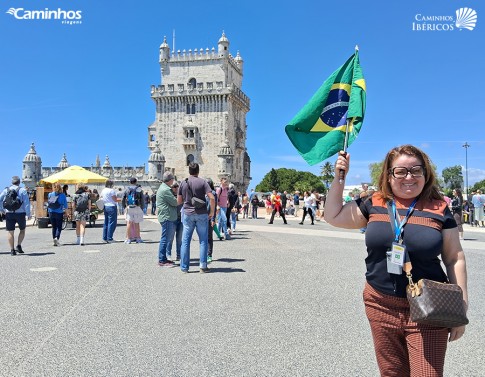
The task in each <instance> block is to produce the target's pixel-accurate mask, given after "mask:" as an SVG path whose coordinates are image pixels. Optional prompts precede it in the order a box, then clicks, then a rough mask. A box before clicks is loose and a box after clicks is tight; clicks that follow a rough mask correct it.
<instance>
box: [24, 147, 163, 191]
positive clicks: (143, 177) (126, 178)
mask: <svg viewBox="0 0 485 377" xmlns="http://www.w3.org/2000/svg"><path fill="white" fill-rule="evenodd" d="M22 162H23V166H22V181H23V182H24V184H25V185H26V186H27V187H29V188H33V187H35V186H36V185H37V183H38V182H39V181H40V180H41V179H42V178H47V177H49V176H51V175H52V174H55V173H58V172H60V171H61V170H64V169H65V168H67V167H69V166H70V165H69V162H68V161H67V157H66V154H65V153H64V155H63V156H62V158H61V160H60V161H59V163H58V164H57V166H55V167H42V159H41V157H40V156H39V155H38V154H37V152H36V150H35V145H34V143H32V144H31V146H30V150H29V152H28V153H27V154H26V155H25V157H24V159H23V161H22ZM164 164H165V159H164V157H163V155H162V154H161V152H160V148H158V147H157V146H155V148H154V151H153V152H152V153H151V154H150V156H149V157H148V173H147V172H146V166H145V165H142V166H135V167H132V166H111V163H110V161H109V157H108V156H106V158H105V160H104V164H103V165H102V166H101V162H100V160H99V156H98V157H96V162H95V163H94V165H91V166H83V167H84V168H85V169H87V170H90V171H92V172H94V173H97V174H100V175H102V176H104V177H106V178H109V179H111V180H113V182H114V184H115V186H119V187H125V186H128V185H129V183H130V178H131V177H135V178H136V179H137V180H138V183H139V184H140V185H141V186H142V187H143V188H144V190H148V189H152V190H154V191H156V190H157V189H158V186H159V185H160V180H161V178H162V174H163V172H164V171H165V167H164ZM92 186H93V187H95V186H99V185H92ZM101 186H104V185H101Z"/></svg>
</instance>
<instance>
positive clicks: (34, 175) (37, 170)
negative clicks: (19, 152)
mask: <svg viewBox="0 0 485 377" xmlns="http://www.w3.org/2000/svg"><path fill="white" fill-rule="evenodd" d="M22 163H23V166H22V182H23V183H24V184H25V186H26V187H28V188H34V187H35V185H36V184H37V182H38V181H39V180H40V179H41V178H42V159H41V158H40V156H39V155H38V154H37V152H36V151H35V145H34V143H32V144H31V145H30V150H29V152H28V153H27V154H26V155H25V157H24V159H23V161H22Z"/></svg>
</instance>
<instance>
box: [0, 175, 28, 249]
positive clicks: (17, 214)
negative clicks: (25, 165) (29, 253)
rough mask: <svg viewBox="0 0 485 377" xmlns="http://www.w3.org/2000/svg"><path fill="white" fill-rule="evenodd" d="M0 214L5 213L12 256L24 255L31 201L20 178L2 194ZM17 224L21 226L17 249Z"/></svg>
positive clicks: (14, 177) (14, 180)
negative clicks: (23, 246) (15, 244)
mask: <svg viewBox="0 0 485 377" xmlns="http://www.w3.org/2000/svg"><path fill="white" fill-rule="evenodd" d="M0 212H1V213H5V221H6V224H5V228H6V230H7V233H8V235H7V238H8V243H9V245H10V255H12V256H13V255H17V253H19V254H23V253H24V251H23V250H22V241H23V240H24V237H25V227H26V226H27V222H26V219H25V218H26V217H27V218H28V219H29V220H30V218H31V216H30V200H29V194H28V193H27V190H26V189H25V188H23V187H20V177H18V176H16V175H15V176H13V177H12V186H10V187H7V188H5V190H3V191H2V193H1V194H0ZM15 224H18V226H19V230H20V233H19V236H18V239H17V247H16V248H14V242H15V236H14V232H15Z"/></svg>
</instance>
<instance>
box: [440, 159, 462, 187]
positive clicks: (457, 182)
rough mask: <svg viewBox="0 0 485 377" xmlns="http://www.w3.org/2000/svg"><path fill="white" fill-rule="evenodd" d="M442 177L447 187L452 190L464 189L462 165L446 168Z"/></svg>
mask: <svg viewBox="0 0 485 377" xmlns="http://www.w3.org/2000/svg"><path fill="white" fill-rule="evenodd" d="M442 177H443V181H444V183H445V185H446V187H448V188H450V189H454V188H462V187H463V174H462V169H461V166H460V165H456V166H450V167H448V168H444V169H443V172H442Z"/></svg>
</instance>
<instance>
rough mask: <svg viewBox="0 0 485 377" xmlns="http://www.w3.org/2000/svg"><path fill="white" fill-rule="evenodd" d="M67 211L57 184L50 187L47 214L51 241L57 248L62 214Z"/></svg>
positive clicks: (63, 196) (65, 199)
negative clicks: (50, 226) (50, 229)
mask: <svg viewBox="0 0 485 377" xmlns="http://www.w3.org/2000/svg"><path fill="white" fill-rule="evenodd" d="M66 210H67V198H66V195H65V194H64V191H63V190H62V187H61V185H60V184H59V183H57V182H56V183H54V184H53V185H52V192H50V193H49V195H47V212H48V213H49V220H50V222H51V225H52V241H53V243H54V246H59V245H60V243H59V240H60V239H61V232H62V222H63V217H64V212H65V211H66Z"/></svg>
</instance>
